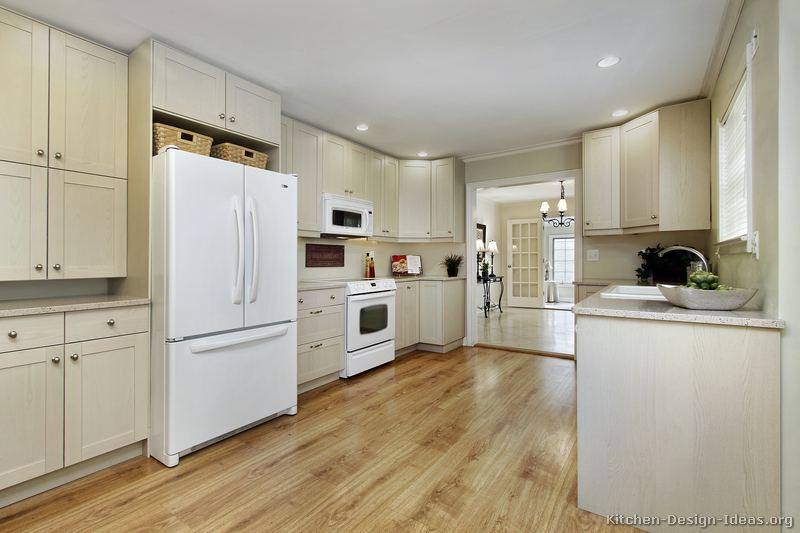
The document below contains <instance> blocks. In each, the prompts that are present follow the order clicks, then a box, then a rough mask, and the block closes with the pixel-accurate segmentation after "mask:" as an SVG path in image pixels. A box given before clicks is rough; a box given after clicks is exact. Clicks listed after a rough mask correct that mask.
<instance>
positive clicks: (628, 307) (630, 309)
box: [572, 293, 786, 329]
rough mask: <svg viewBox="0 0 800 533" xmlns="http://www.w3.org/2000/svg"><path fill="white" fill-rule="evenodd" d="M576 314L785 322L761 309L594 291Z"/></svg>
mask: <svg viewBox="0 0 800 533" xmlns="http://www.w3.org/2000/svg"><path fill="white" fill-rule="evenodd" d="M572 312H573V313H574V314H576V315H583V316H605V317H614V318H634V319H641V320H662V321H665V322H688V323H695V324H710V325H718V326H738V327H752V328H769V329H783V328H784V327H785V326H786V324H785V322H784V321H783V320H782V319H780V318H775V317H773V316H770V315H768V314H766V313H764V312H762V311H751V310H742V311H704V310H696V309H683V308H682V307H675V306H673V305H671V304H669V303H668V302H654V301H644V300H619V299H611V298H603V297H602V296H601V294H600V293H596V294H593V295H592V296H590V297H588V298H586V299H585V300H583V301H581V302H580V303H578V304H576V305H575V306H574V307H573V308H572Z"/></svg>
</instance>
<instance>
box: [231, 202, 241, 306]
mask: <svg viewBox="0 0 800 533" xmlns="http://www.w3.org/2000/svg"><path fill="white" fill-rule="evenodd" d="M239 204H240V199H239V197H237V196H234V197H233V214H234V215H235V216H236V241H237V243H238V246H239V250H238V252H237V255H236V282H235V283H234V285H233V291H232V293H231V301H232V302H233V303H234V304H240V303H242V291H243V289H244V287H243V285H244V217H242V207H241V205H239Z"/></svg>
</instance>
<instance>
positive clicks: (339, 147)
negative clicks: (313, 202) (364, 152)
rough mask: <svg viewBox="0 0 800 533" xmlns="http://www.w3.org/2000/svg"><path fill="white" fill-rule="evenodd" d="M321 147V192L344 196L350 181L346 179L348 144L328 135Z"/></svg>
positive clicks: (348, 188)
mask: <svg viewBox="0 0 800 533" xmlns="http://www.w3.org/2000/svg"><path fill="white" fill-rule="evenodd" d="M324 139H325V142H324V144H323V147H322V190H323V192H329V193H331V194H340V195H346V194H348V191H349V190H350V187H349V183H350V180H349V179H346V176H347V174H346V172H347V171H346V167H347V158H348V157H349V152H350V143H349V142H348V141H345V140H344V139H342V138H340V137H336V136H335V135H330V134H328V133H326V134H325V136H324Z"/></svg>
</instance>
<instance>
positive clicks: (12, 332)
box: [8, 329, 17, 339]
mask: <svg viewBox="0 0 800 533" xmlns="http://www.w3.org/2000/svg"><path fill="white" fill-rule="evenodd" d="M8 336H9V338H12V339H16V338H17V332H16V331H14V330H13V329H12V330H11V331H9V332H8Z"/></svg>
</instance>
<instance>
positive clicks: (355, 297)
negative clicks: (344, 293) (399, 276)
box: [348, 289, 395, 302]
mask: <svg viewBox="0 0 800 533" xmlns="http://www.w3.org/2000/svg"><path fill="white" fill-rule="evenodd" d="M394 292H395V290H394V289H391V290H388V291H380V292H370V293H368V294H351V295H349V296H348V298H349V299H350V301H351V302H363V301H364V300H376V299H378V298H394ZM390 293H391V294H390Z"/></svg>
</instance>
